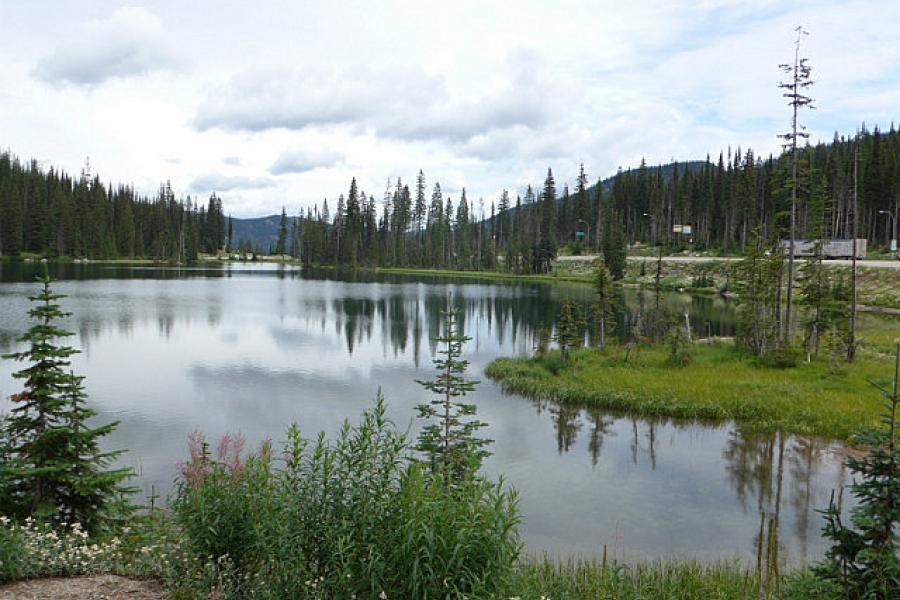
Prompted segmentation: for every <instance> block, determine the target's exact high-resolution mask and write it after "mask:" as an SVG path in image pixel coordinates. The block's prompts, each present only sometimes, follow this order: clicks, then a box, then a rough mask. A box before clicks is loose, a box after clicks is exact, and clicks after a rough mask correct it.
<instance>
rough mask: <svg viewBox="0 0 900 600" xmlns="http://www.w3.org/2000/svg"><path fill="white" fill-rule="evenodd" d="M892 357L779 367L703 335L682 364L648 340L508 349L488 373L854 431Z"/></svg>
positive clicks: (543, 386)
mask: <svg viewBox="0 0 900 600" xmlns="http://www.w3.org/2000/svg"><path fill="white" fill-rule="evenodd" d="M889 371H890V362H889V360H888V359H886V358H882V357H881V356H879V355H877V354H876V353H874V352H867V353H866V354H865V355H864V356H861V357H860V358H859V359H858V360H857V362H855V363H854V364H853V365H851V366H846V367H844V368H842V369H840V370H835V369H832V368H831V366H830V365H829V364H828V363H827V362H825V361H813V362H810V363H802V364H799V365H798V366H796V367H791V368H776V367H771V366H766V365H764V364H761V363H759V362H758V361H757V360H755V359H754V358H752V357H750V356H748V355H747V354H745V353H742V352H741V351H739V350H737V349H736V348H735V347H734V345H733V344H731V343H729V342H722V343H719V344H697V345H696V347H695V348H694V354H693V359H692V360H691V361H690V363H689V364H687V365H685V366H683V367H673V366H672V365H671V364H670V363H669V361H668V354H667V349H666V348H665V347H662V346H659V345H656V346H647V347H642V348H641V349H640V350H639V351H638V352H637V353H636V354H635V353H632V355H631V357H630V358H629V359H628V360H627V361H626V360H625V359H624V352H623V351H622V349H621V348H618V347H611V348H607V349H606V350H604V351H601V350H598V349H583V350H577V351H573V352H572V353H571V355H570V359H569V361H567V362H564V361H562V359H561V357H560V355H559V353H557V352H550V353H548V354H547V355H545V356H543V357H534V358H502V359H498V360H496V361H494V362H493V363H491V364H490V365H489V366H488V368H487V375H488V376H489V377H490V378H492V379H495V380H497V381H499V382H500V383H501V384H502V385H503V387H504V389H506V390H508V391H511V392H516V393H519V394H523V395H526V396H530V397H536V398H542V399H547V400H554V401H558V402H575V403H580V404H588V405H593V406H602V407H604V408H609V409H614V410H623V411H630V412H635V413H638V414H644V415H654V416H669V417H678V418H688V419H734V420H736V421H741V422H742V423H744V424H746V425H747V426H749V427H751V428H755V429H759V430H765V431H773V430H782V431H787V432H791V433H799V434H806V435H820V436H826V437H833V438H838V439H842V440H847V439H850V437H851V436H852V435H853V433H854V432H856V431H858V430H859V429H860V428H864V427H868V426H875V425H877V424H878V421H879V415H880V414H881V412H882V400H881V397H880V395H878V394H877V393H872V392H874V390H872V392H870V391H869V388H870V387H871V386H870V385H869V384H868V380H881V379H884V377H885V376H886V374H887V373H889Z"/></svg>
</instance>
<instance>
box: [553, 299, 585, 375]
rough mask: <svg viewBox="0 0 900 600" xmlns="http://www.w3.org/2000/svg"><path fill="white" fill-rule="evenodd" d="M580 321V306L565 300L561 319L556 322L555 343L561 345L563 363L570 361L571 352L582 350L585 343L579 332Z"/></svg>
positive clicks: (561, 309) (572, 301)
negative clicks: (577, 349)
mask: <svg viewBox="0 0 900 600" xmlns="http://www.w3.org/2000/svg"><path fill="white" fill-rule="evenodd" d="M579 325H580V319H579V318H578V306H577V305H576V304H575V301H574V300H565V301H564V302H563V303H562V306H561V307H560V313H559V319H558V320H557V322H556V335H555V336H554V341H556V343H557V344H559V352H560V355H561V356H562V359H563V362H568V361H569V352H570V351H571V350H572V349H573V348H580V347H581V345H582V342H583V338H582V336H581V332H580V331H579Z"/></svg>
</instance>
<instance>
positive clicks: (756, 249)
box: [735, 231, 783, 358]
mask: <svg viewBox="0 0 900 600" xmlns="http://www.w3.org/2000/svg"><path fill="white" fill-rule="evenodd" d="M753 235H754V237H755V238H756V239H755V242H754V243H751V244H750V245H749V246H748V248H747V254H746V256H745V258H744V259H743V260H742V261H741V262H740V264H739V265H738V266H737V268H736V275H737V277H736V278H735V279H736V285H735V287H736V288H737V291H738V323H737V332H736V336H735V342H736V343H737V345H739V346H742V347H743V348H745V349H747V350H749V351H750V352H752V353H753V354H754V355H756V356H757V357H758V358H764V357H766V356H767V355H769V354H770V353H772V352H774V351H775V350H776V349H777V346H778V333H779V331H778V330H779V323H778V311H779V308H780V307H779V304H780V303H779V295H778V286H779V280H780V278H781V263H782V259H783V255H782V252H781V248H780V246H778V245H773V246H769V247H767V246H766V245H765V244H763V242H762V239H761V238H760V236H759V233H758V232H757V231H754V234H753Z"/></svg>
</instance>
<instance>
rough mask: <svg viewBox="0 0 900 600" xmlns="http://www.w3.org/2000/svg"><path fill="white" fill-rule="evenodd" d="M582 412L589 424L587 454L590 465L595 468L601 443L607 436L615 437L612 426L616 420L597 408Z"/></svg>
mask: <svg viewBox="0 0 900 600" xmlns="http://www.w3.org/2000/svg"><path fill="white" fill-rule="evenodd" d="M584 412H585V415H586V416H587V419H588V421H590V422H591V433H590V439H589V440H588V452H589V453H590V454H591V465H592V466H594V467H596V466H597V463H598V462H600V455H601V454H602V452H603V442H604V441H605V440H606V437H607V436H613V435H615V432H614V431H612V426H613V425H614V424H615V422H616V420H615V419H614V418H613V417H611V416H609V415H608V414H606V413H604V412H603V411H602V410H600V409H598V408H588V409H585V411H584Z"/></svg>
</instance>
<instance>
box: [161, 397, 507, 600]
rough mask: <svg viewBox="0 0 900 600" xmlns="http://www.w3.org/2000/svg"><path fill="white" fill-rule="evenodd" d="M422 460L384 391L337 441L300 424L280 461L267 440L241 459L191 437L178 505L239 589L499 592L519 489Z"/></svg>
mask: <svg viewBox="0 0 900 600" xmlns="http://www.w3.org/2000/svg"><path fill="white" fill-rule="evenodd" d="M226 459H227V460H226ZM421 469H422V467H421V465H419V464H418V463H417V461H415V460H414V458H413V457H412V450H411V448H410V446H409V444H408V442H407V439H406V437H405V435H404V434H402V433H400V432H398V431H397V430H396V428H395V427H394V425H393V424H392V423H390V422H389V421H388V420H387V419H386V418H385V407H384V402H383V400H382V399H381V397H380V395H379V398H378V400H377V401H376V404H375V407H374V408H373V409H372V410H370V411H367V412H365V413H364V414H363V418H362V421H361V423H360V424H359V425H358V426H356V427H351V426H350V425H349V424H345V425H344V426H343V427H342V428H341V430H340V432H339V434H338V436H337V437H336V439H334V440H333V441H328V440H327V439H326V438H325V436H324V434H320V435H319V436H318V438H317V439H316V440H315V441H312V440H308V439H306V438H304V437H303V436H302V435H301V434H300V431H299V429H298V428H297V427H296V426H292V427H291V428H289V430H288V433H287V442H286V444H285V446H284V453H283V456H281V457H279V458H278V459H276V458H274V457H273V456H271V452H270V451H269V445H268V444H267V445H264V447H263V449H262V450H261V451H260V452H258V453H257V454H255V455H252V456H250V457H249V458H247V459H246V460H245V461H241V460H239V459H237V458H236V457H235V456H234V455H233V453H232V454H231V455H229V454H228V453H227V452H226V453H222V452H219V453H217V456H216V457H212V456H211V453H210V452H209V450H208V448H207V447H206V445H205V444H204V443H203V441H202V438H200V437H199V436H195V438H194V440H193V441H192V457H191V460H190V462H188V463H187V464H186V465H184V466H183V469H182V473H183V475H182V478H181V481H180V484H179V487H178V492H177V498H176V500H175V502H174V504H173V508H174V512H175V518H176V521H177V523H178V524H179V526H180V527H181V528H182V530H183V532H184V538H185V542H186V544H187V547H188V548H189V549H190V551H191V553H192V555H193V556H194V558H195V560H196V561H197V562H198V564H199V563H202V561H203V560H206V559H208V558H209V557H210V556H211V557H212V558H213V559H219V560H221V561H222V564H224V565H226V566H227V567H228V569H229V570H227V572H226V570H223V575H222V577H221V578H220V580H221V581H222V582H224V583H222V585H223V586H224V587H223V588H222V589H225V588H228V589H229V590H232V592H233V593H234V594H235V595H236V597H247V596H251V595H254V596H257V597H278V598H313V597H333V598H352V597H357V598H376V597H378V596H379V595H381V594H382V592H384V593H385V594H386V595H387V597H389V598H409V599H417V598H457V597H462V596H471V595H472V594H475V593H485V594H490V593H493V591H494V590H496V589H497V588H498V586H500V585H502V584H503V583H504V582H505V581H506V580H507V578H508V576H509V575H510V573H511V570H512V566H513V563H514V562H515V560H516V559H517V557H518V554H519V550H520V542H519V538H518V533H517V525H518V522H519V517H518V510H517V502H516V496H515V494H514V492H511V491H508V490H507V489H506V488H505V487H504V485H503V483H502V482H500V483H498V484H494V483H491V482H489V481H487V480H485V479H484V478H480V477H476V476H475V475H474V474H473V475H472V476H470V477H468V478H466V479H463V480H461V481H455V482H454V483H453V484H452V485H448V484H446V483H445V482H444V481H443V480H442V479H440V478H433V477H428V476H426V474H425V473H423V472H422V470H421ZM207 579H208V578H207ZM229 586H230V587H229Z"/></svg>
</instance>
